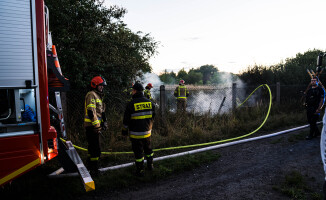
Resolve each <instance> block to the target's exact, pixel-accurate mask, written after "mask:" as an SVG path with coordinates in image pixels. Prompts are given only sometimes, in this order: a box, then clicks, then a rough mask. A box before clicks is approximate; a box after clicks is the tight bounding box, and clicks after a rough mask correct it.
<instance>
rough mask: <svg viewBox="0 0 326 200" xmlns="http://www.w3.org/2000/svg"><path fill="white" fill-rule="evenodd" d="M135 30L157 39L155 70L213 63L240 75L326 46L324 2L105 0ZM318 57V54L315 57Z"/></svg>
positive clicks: (309, 0) (325, 10)
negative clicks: (122, 13)
mask: <svg viewBox="0 0 326 200" xmlns="http://www.w3.org/2000/svg"><path fill="white" fill-rule="evenodd" d="M104 5H105V6H107V7H109V6H110V5H118V6H120V7H123V8H126V9H127V11H128V12H127V14H126V15H125V16H124V18H123V19H122V20H123V21H124V22H125V23H126V24H127V27H128V28H129V29H131V30H132V31H133V32H137V31H141V32H143V33H146V34H147V33H149V34H150V36H151V37H153V38H154V40H155V41H158V42H159V46H158V48H157V51H158V54H157V55H155V56H154V57H153V58H151V59H150V64H151V66H152V68H153V72H154V73H156V74H160V73H162V72H163V71H164V70H165V69H167V70H168V71H172V70H173V71H174V72H178V71H179V70H180V69H182V68H184V69H185V70H186V71H187V70H189V69H191V68H199V67H200V66H202V65H206V64H209V65H214V66H215V67H217V68H218V69H219V71H225V72H232V73H239V72H241V71H243V70H245V69H247V68H248V66H253V65H255V64H257V65H267V66H269V65H273V64H278V63H280V62H282V61H285V59H286V58H293V57H295V55H296V54H297V53H304V52H306V51H308V50H313V49H320V50H323V51H325V49H326V26H325V25H324V20H325V18H326V1H325V0H105V1H104ZM316 58H317V55H316Z"/></svg>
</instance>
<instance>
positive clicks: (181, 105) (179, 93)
mask: <svg viewBox="0 0 326 200" xmlns="http://www.w3.org/2000/svg"><path fill="white" fill-rule="evenodd" d="M174 96H175V97H176V98H177V110H178V111H186V108H187V97H188V96H189V91H188V89H187V87H186V86H185V81H184V80H180V82H179V86H178V87H176V88H175V90H174Z"/></svg>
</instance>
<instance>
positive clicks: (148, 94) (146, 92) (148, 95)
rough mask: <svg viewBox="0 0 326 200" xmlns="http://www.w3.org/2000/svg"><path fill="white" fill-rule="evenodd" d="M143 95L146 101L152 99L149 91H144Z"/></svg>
mask: <svg viewBox="0 0 326 200" xmlns="http://www.w3.org/2000/svg"><path fill="white" fill-rule="evenodd" d="M144 95H145V97H146V98H147V99H149V100H151V101H152V100H153V98H152V94H151V91H150V90H149V89H145V90H144Z"/></svg>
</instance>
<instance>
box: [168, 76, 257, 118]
mask: <svg viewBox="0 0 326 200" xmlns="http://www.w3.org/2000/svg"><path fill="white" fill-rule="evenodd" d="M217 78H218V82H219V84H216V85H202V86H196V85H186V86H187V88H188V90H189V93H190V95H189V97H188V99H187V111H188V112H194V113H198V114H204V113H210V114H222V113H226V112H229V111H230V110H232V108H233V94H235V95H236V98H235V102H234V103H235V106H238V105H240V104H241V103H242V102H243V101H244V100H245V99H246V98H247V96H248V95H249V94H250V93H251V92H252V91H253V89H255V88H253V89H249V88H246V85H245V84H244V83H243V82H242V81H241V80H240V79H239V78H238V77H237V76H236V75H233V74H231V73H227V72H220V73H219V74H218V75H217ZM233 84H235V89H234V90H233V89H232V88H233ZM176 87H177V85H173V86H172V85H169V86H166V88H167V92H166V93H167V98H168V103H169V107H170V108H171V111H175V110H176V100H175V98H174V97H173V92H174V89H175V88H176ZM254 102H255V97H254V96H252V97H251V98H250V99H249V100H248V101H247V103H246V104H245V106H252V105H254Z"/></svg>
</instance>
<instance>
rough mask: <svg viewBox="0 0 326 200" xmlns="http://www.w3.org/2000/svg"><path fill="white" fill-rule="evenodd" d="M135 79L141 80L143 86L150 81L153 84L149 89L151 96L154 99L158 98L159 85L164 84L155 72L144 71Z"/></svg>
mask: <svg viewBox="0 0 326 200" xmlns="http://www.w3.org/2000/svg"><path fill="white" fill-rule="evenodd" d="M137 81H139V82H141V83H142V84H143V86H144V88H145V87H146V85H147V84H148V83H151V84H152V85H153V88H152V89H151V94H152V97H153V98H154V100H158V99H157V98H158V97H159V95H160V86H161V85H164V83H163V82H162V81H161V80H160V77H159V76H158V75H157V74H154V73H145V74H143V76H142V77H138V78H137Z"/></svg>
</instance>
